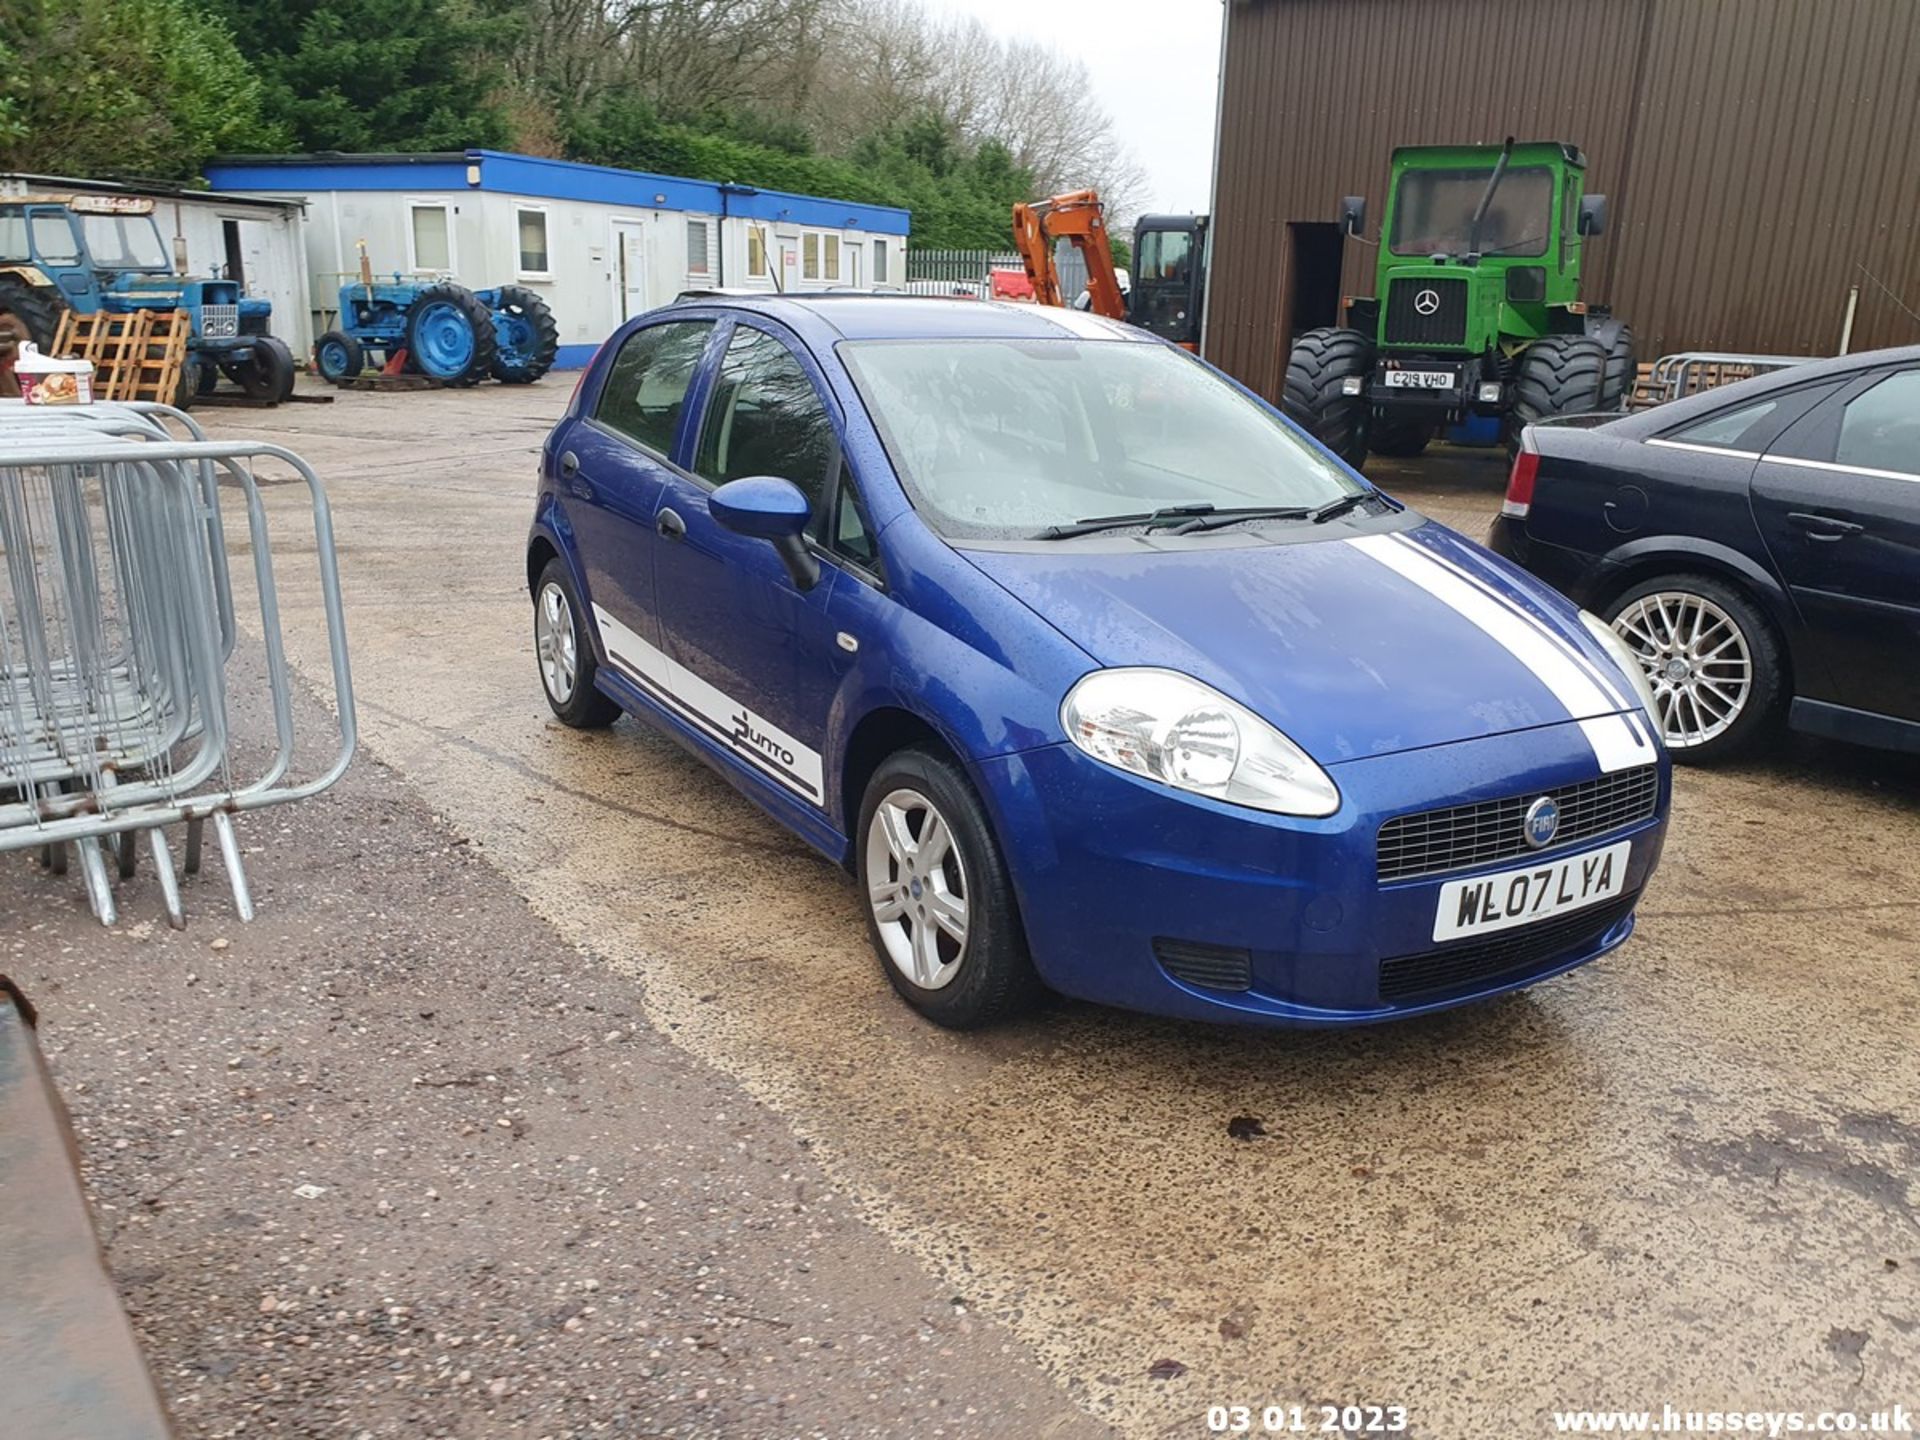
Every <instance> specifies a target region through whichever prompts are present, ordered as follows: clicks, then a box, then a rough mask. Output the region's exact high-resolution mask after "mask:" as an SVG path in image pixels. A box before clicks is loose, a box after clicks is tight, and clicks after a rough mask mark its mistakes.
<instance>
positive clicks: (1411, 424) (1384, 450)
mask: <svg viewBox="0 0 1920 1440" xmlns="http://www.w3.org/2000/svg"><path fill="white" fill-rule="evenodd" d="M1432 439H1433V427H1432V426H1431V425H1422V424H1421V423H1420V422H1419V421H1417V420H1376V421H1374V422H1373V424H1372V426H1371V427H1370V428H1369V429H1368V431H1367V449H1369V450H1371V451H1372V452H1373V453H1374V454H1375V455H1385V456H1387V457H1388V458H1389V459H1392V460H1411V459H1413V458H1414V457H1415V456H1417V455H1419V454H1420V453H1421V452H1422V451H1424V450H1425V449H1426V448H1427V442H1428V441H1430V440H1432Z"/></svg>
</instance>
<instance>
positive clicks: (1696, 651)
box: [1603, 574, 1787, 765]
mask: <svg viewBox="0 0 1920 1440" xmlns="http://www.w3.org/2000/svg"><path fill="white" fill-rule="evenodd" d="M1603 613H1604V615H1605V617H1606V620H1607V623H1608V624H1610V625H1612V626H1613V628H1614V632H1615V633H1616V634H1618V635H1619V636H1620V638H1621V639H1622V640H1624V641H1625V642H1626V644H1627V648H1628V649H1630V650H1632V651H1633V652H1634V653H1635V654H1636V655H1638V656H1640V657H1641V665H1642V667H1643V668H1644V669H1645V670H1646V672H1647V678H1648V679H1649V680H1650V681H1652V682H1653V687H1654V695H1655V700H1656V701H1657V702H1658V707H1659V708H1658V710H1657V712H1656V714H1655V716H1654V718H1655V719H1656V720H1657V721H1658V722H1659V723H1660V725H1661V728H1662V730H1663V731H1664V732H1665V736H1666V742H1667V749H1668V751H1669V752H1670V753H1671V754H1672V756H1673V758H1674V760H1675V762H1676V763H1679V764H1690V765H1711V764H1715V763H1718V762H1719V761H1722V760H1729V759H1732V758H1733V757H1735V756H1737V755H1739V754H1740V753H1741V752H1743V751H1745V750H1748V749H1751V748H1752V747H1753V746H1754V745H1755V744H1756V743H1757V742H1758V741H1760V740H1761V739H1762V738H1764V737H1765V736H1766V735H1768V734H1769V733H1770V732H1771V731H1772V730H1773V729H1774V728H1775V727H1776V726H1777V724H1778V722H1779V719H1780V714H1781V711H1782V709H1783V708H1784V705H1785V702H1786V699H1787V683H1786V665H1785V663H1784V660H1783V658H1782V652H1781V647H1780V641H1779V638H1778V637H1777V636H1776V635H1775V634H1774V630H1773V626H1772V625H1771V624H1769V623H1768V621H1767V618H1766V617H1765V616H1764V615H1762V614H1761V613H1760V610H1759V608H1758V607H1757V606H1756V605H1755V604H1754V603H1753V601H1752V600H1750V599H1749V598H1748V597H1747V596H1746V595H1745V594H1744V593H1743V592H1742V591H1740V590H1739V589H1737V588H1735V587H1734V586H1732V585H1729V584H1727V583H1726V582H1725V581H1723V580H1717V579H1715V578H1713V577H1712V576H1710V575H1692V574H1677V575H1660V576H1656V577H1654V578H1653V579H1651V580H1643V581H1641V582H1640V583H1639V584H1638V585H1635V586H1633V587H1632V588H1631V589H1629V590H1627V591H1626V592H1625V593H1624V594H1622V595H1620V596H1619V597H1618V598H1617V599H1615V600H1614V601H1613V602H1612V603H1611V604H1609V605H1608V606H1606V607H1605V610H1604V612H1603ZM1676 661H1677V662H1679V666H1678V667H1676V668H1674V669H1672V670H1670V669H1669V667H1670V666H1675V662H1676ZM1682 670H1684V671H1685V672H1686V673H1684V674H1683V673H1682ZM1729 697H1737V700H1738V703H1737V705H1734V704H1731V703H1730V699H1729Z"/></svg>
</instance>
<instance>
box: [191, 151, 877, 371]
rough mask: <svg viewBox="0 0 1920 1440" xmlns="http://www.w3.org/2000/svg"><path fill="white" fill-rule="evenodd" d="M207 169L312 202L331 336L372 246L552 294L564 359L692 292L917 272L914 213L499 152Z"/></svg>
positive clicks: (394, 267)
mask: <svg viewBox="0 0 1920 1440" xmlns="http://www.w3.org/2000/svg"><path fill="white" fill-rule="evenodd" d="M207 179H208V182H209V183H210V184H211V185H212V186H213V188H214V190H216V191H220V192H245V193H248V194H253V195H263V196H274V197H283V198H294V199H298V200H300V201H301V202H303V203H304V204H305V205H306V207H307V215H308V224H307V227H306V252H307V266H308V272H309V286H310V289H311V293H312V296H313V302H312V303H313V310H314V314H313V322H312V329H313V331H314V333H316V334H317V333H320V332H322V331H324V330H326V329H328V328H330V327H331V326H332V324H333V323H334V320H335V318H336V315H337V307H338V303H339V292H340V286H341V284H342V283H343V282H350V281H352V280H354V279H356V278H358V276H359V274H360V254H361V246H362V245H364V246H365V252H366V255H367V257H368V261H369V263H370V264H371V266H372V269H373V272H374V273H375V274H376V275H379V276H391V275H395V274H398V275H401V276H405V277H409V278H412V277H424V276H451V277H452V278H453V279H455V280H458V281H459V282H460V283H461V284H463V285H467V286H469V287H471V288H474V289H482V288H486V287H490V286H496V285H506V284H514V285H524V286H526V287H527V288H529V289H531V290H534V291H535V292H537V293H539V294H540V295H541V296H542V297H543V298H544V299H545V300H546V301H547V304H548V305H549V306H550V307H551V308H552V310H553V314H554V319H555V320H556V321H557V322H558V323H559V326H560V345H561V348H560V358H559V363H560V364H561V365H562V366H569V365H581V364H584V363H585V362H586V361H587V359H588V358H589V357H590V356H591V355H592V354H593V351H594V348H595V347H596V346H597V345H599V343H600V342H601V341H602V340H604V339H606V338H607V336H608V335H610V334H611V333H612V332H613V331H614V330H615V329H616V328H618V327H619V325H620V324H621V323H622V322H623V321H625V320H627V319H628V318H629V317H631V316H634V315H637V314H640V313H641V312H643V311H646V310H651V309H653V308H654V307H656V306H659V305H664V304H666V303H668V302H669V301H671V300H672V299H673V298H674V296H676V295H678V294H680V293H681V292H682V291H685V290H689V289H717V288H723V287H724V288H743V289H758V290H767V291H773V290H775V289H779V290H785V291H805V290H824V289H832V288H860V287H866V286H872V285H887V284H898V283H900V282H901V281H902V280H903V279H904V278H905V272H906V265H905V258H906V257H905V254H904V251H905V248H906V242H907V234H908V221H909V216H908V212H907V211H905V210H900V209H895V208H893V207H891V206H886V205H864V204H856V203H854V202H852V201H847V200H831V199H825V198H822V197H819V196H813V195H793V194H788V193H786V192H784V191H778V190H765V189H760V188H758V187H755V186H749V185H734V184H724V183H716V182H714V181H710V180H687V179H680V178H676V177H673V176H668V175H652V174H648V173H646V172H644V171H638V170H620V169H614V168H612V167H609V166H604V165H583V164H579V163H577V162H574V161H567V160H549V159H543V158H540V157H538V156H532V155H512V154H506V153H503V152H501V151H496V150H467V151H459V152H451V153H432V154H414V155H409V154H382V155H338V154H321V155H236V156H226V157H221V158H218V159H216V160H214V161H213V162H211V163H210V164H209V165H208V166H207Z"/></svg>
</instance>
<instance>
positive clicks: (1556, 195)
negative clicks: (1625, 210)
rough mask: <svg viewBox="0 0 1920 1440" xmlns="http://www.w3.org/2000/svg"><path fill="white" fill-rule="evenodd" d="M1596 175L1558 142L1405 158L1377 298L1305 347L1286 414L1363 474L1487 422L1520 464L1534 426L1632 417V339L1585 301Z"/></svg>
mask: <svg viewBox="0 0 1920 1440" xmlns="http://www.w3.org/2000/svg"><path fill="white" fill-rule="evenodd" d="M1586 168H1587V162H1586V158H1585V157H1584V156H1583V155H1581V153H1580V151H1579V149H1578V148H1577V147H1576V146H1573V145H1564V144H1559V143H1556V142H1550V141H1538V142H1530V143H1527V144H1522V145H1516V144H1515V143H1514V142H1513V141H1512V140H1511V139H1509V140H1508V141H1507V142H1506V144H1504V145H1498V146H1496V145H1438V146H1415V147H1406V148H1402V149H1399V150H1396V151H1394V152H1393V169H1392V176H1391V190H1390V193H1389V195H1388V197H1387V212H1386V216H1385V217H1384V221H1383V224H1382V227H1381V236H1380V261H1379V281H1378V289H1377V292H1376V294H1375V295H1374V296H1373V297H1369V298H1366V299H1349V300H1348V301H1347V302H1346V323H1345V324H1344V325H1342V326H1333V327H1329V328H1326V329H1320V330H1308V331H1306V332H1305V333H1303V334H1301V335H1299V336H1298V337H1296V338H1295V340H1294V342H1293V353H1292V354H1291V355H1290V356H1289V357H1288V359H1287V379H1286V391H1285V394H1284V397H1283V399H1282V406H1283V408H1284V409H1285V411H1286V413H1287V415H1288V416H1289V417H1290V418H1291V419H1293V420H1294V421H1296V422H1297V423H1298V424H1300V425H1301V426H1303V427H1304V428H1305V429H1307V430H1308V431H1309V432H1311V433H1312V434H1313V435H1315V436H1316V437H1318V439H1319V440H1320V442H1321V443H1322V444H1324V445H1325V446H1326V447H1327V448H1328V449H1330V450H1332V451H1333V452H1334V453H1335V454H1337V455H1338V456H1339V457H1340V458H1341V459H1342V460H1345V461H1346V462H1347V463H1348V464H1349V465H1352V466H1355V467H1356V468H1357V467H1358V466H1359V465H1360V464H1361V463H1362V462H1363V461H1365V459H1366V457H1367V456H1368V454H1370V453H1371V454H1375V455H1387V456H1394V457H1408V456H1414V455H1418V454H1419V453H1420V452H1421V451H1422V450H1424V449H1426V447H1427V442H1428V441H1429V440H1431V439H1433V437H1434V436H1435V435H1437V434H1439V433H1440V432H1441V431H1443V430H1446V429H1449V428H1451V427H1453V426H1456V425H1461V424H1466V423H1470V422H1472V421H1474V420H1476V419H1478V420H1481V421H1483V423H1484V422H1485V421H1487V420H1488V419H1490V418H1491V417H1497V418H1498V420H1499V422H1500V425H1499V428H1500V431H1501V435H1502V438H1503V439H1504V440H1505V441H1506V443H1507V446H1508V448H1509V449H1511V448H1513V447H1514V446H1516V445H1517V444H1518V443H1519V436H1520V431H1521V429H1522V428H1523V427H1525V426H1527V425H1529V424H1532V423H1533V422H1534V421H1536V420H1544V419H1547V418H1549V417H1552V416H1559V415H1577V414H1585V413H1589V412H1593V411H1602V410H1618V409H1620V408H1622V406H1623V405H1624V404H1625V401H1626V396H1627V392H1628V390H1629V388H1630V387H1631V386H1632V384H1633V373H1634V360H1633V331H1632V329H1631V328H1629V327H1628V326H1627V325H1626V324H1624V323H1623V322H1621V321H1619V320H1616V319H1615V318H1614V317H1613V316H1612V315H1611V314H1610V313H1609V312H1608V311H1607V310H1606V309H1605V308H1604V307H1602V306H1598V305H1589V304H1587V303H1586V302H1585V301H1583V300H1582V299H1581V298H1580V270H1581V259H1582V252H1583V250H1584V249H1585V241H1586V239H1587V237H1589V236H1594V235H1600V234H1602V233H1604V231H1605V230H1606V224H1607V201H1606V197H1605V196H1604V195H1588V194H1586V193H1585V179H1586ZM1341 224H1342V226H1343V227H1344V228H1345V230H1346V232H1347V233H1348V234H1349V235H1352V236H1356V237H1357V236H1359V235H1360V234H1361V232H1362V230H1363V229H1364V228H1365V224H1366V202H1365V200H1363V199H1361V198H1360V197H1359V196H1355V195H1350V196H1348V197H1347V198H1346V199H1345V200H1343V201H1342V202H1341ZM1487 428H1491V426H1487Z"/></svg>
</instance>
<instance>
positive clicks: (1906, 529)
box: [1753, 367, 1920, 720]
mask: <svg viewBox="0 0 1920 1440" xmlns="http://www.w3.org/2000/svg"><path fill="white" fill-rule="evenodd" d="M1753 509H1754V518H1755V519H1756V521H1757V522H1758V523H1759V526H1760V531H1761V534H1762V536H1763V537H1764V539H1765V541H1766V544H1767V549H1768V552H1769V554H1770V556H1771V557H1772V559H1773V562H1774V565H1775V568H1776V569H1778V570H1779V572H1780V575H1781V578H1782V579H1783V580H1785V581H1786V583H1787V585H1788V587H1789V588H1790V589H1791V590H1792V592H1793V598H1794V602H1795V604H1796V605H1797V606H1798V607H1799V610H1800V613H1801V616H1802V618H1803V619H1804V620H1805V621H1806V623H1807V624H1808V625H1809V626H1810V627H1812V628H1813V629H1815V630H1816V631H1817V632H1818V633H1819V635H1820V636H1821V643H1822V644H1823V645H1824V647H1825V649H1826V652H1827V657H1828V664H1827V670H1828V674H1829V675H1830V676H1831V685H1832V689H1833V693H1832V694H1830V695H1826V696H1815V697H1813V698H1819V699H1831V700H1833V701H1835V702H1836V703H1838V704H1841V705H1847V706H1851V707H1853V708H1855V709H1860V710H1868V711H1872V712H1874V713H1876V714H1882V715H1892V716H1896V717H1898V718H1901V719H1907V720H1920V367H1907V368H1904V369H1895V370H1876V371H1872V372H1869V373H1868V374H1866V375H1863V376H1861V377H1860V378H1859V379H1857V380H1855V381H1853V382H1852V383H1851V384H1849V385H1846V386H1845V387H1843V388H1842V389H1841V390H1839V391H1838V392H1837V393H1836V394H1834V395H1832V396H1831V397H1829V398H1828V399H1827V400H1826V401H1824V402H1823V403H1822V404H1821V405H1820V406H1818V407H1817V408H1816V409H1814V410H1813V411H1811V412H1810V413H1808V414H1807V415H1805V416H1803V417H1802V418H1801V419H1800V420H1799V421H1797V422H1796V423H1795V424H1794V425H1793V426H1792V427H1791V428H1790V429H1788V430H1787V431H1786V432H1785V433H1784V434H1782V435H1781V436H1780V438H1779V439H1778V440H1776V441H1775V442H1774V443H1773V444H1772V445H1771V446H1769V447H1768V449H1767V451H1766V453H1765V455H1763V456H1762V458H1761V460H1760V462H1759V464H1758V465H1757V466H1755V468H1754V477H1753Z"/></svg>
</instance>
